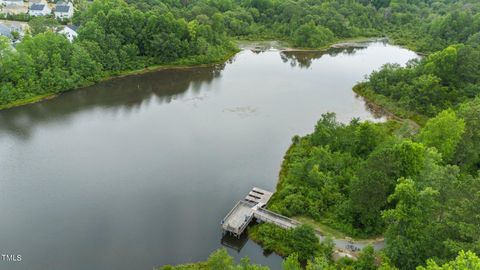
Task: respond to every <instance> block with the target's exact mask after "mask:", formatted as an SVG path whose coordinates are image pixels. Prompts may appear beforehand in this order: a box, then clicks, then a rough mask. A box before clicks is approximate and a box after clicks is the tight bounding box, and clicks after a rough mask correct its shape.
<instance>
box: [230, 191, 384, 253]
mask: <svg viewBox="0 0 480 270" xmlns="http://www.w3.org/2000/svg"><path fill="white" fill-rule="evenodd" d="M272 195H273V193H272V192H270V191H266V190H263V189H260V188H257V187H254V188H252V190H251V191H250V192H249V193H248V194H247V196H246V197H245V198H244V199H243V200H241V201H239V202H238V203H237V204H235V206H234V207H233V209H232V210H230V212H229V213H228V214H227V215H226V216H225V218H224V219H223V220H222V222H221V223H222V229H223V231H224V232H226V233H230V234H232V235H234V236H236V237H238V238H239V237H240V235H241V234H242V233H243V232H244V231H245V229H246V228H247V226H248V224H250V222H252V220H253V219H254V218H255V219H256V220H257V221H262V222H268V223H273V224H275V225H277V226H279V227H282V228H284V229H293V228H295V227H297V226H299V225H301V224H302V223H300V222H299V221H296V220H294V219H291V218H288V217H285V216H282V215H280V214H277V213H274V212H272V211H269V210H267V209H265V206H266V205H267V203H268V201H269V200H270V198H271V197H272ZM315 234H316V235H317V237H318V238H319V239H320V240H323V239H324V238H325V237H324V236H323V235H322V232H320V231H319V230H317V229H315ZM333 242H334V243H335V247H336V248H337V249H340V250H350V251H358V250H360V249H362V248H363V247H365V246H366V245H368V244H371V245H373V247H374V248H375V250H380V249H382V248H383V246H384V241H383V240H381V241H373V242H371V241H352V240H346V239H333Z"/></svg>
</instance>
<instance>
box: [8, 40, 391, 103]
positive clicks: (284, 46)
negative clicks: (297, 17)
mask: <svg viewBox="0 0 480 270" xmlns="http://www.w3.org/2000/svg"><path fill="white" fill-rule="evenodd" d="M375 41H387V42H390V39H389V38H388V37H357V38H346V39H339V40H336V41H334V42H332V43H331V44H328V45H325V46H323V47H320V48H316V49H307V48H294V47H290V46H289V44H288V42H287V41H282V40H257V41H255V40H235V41H234V42H236V43H237V49H236V50H233V51H231V52H229V53H228V54H226V55H225V57H224V58H223V59H221V60H219V61H214V62H212V63H206V64H165V65H153V66H147V67H145V68H142V69H135V70H127V71H121V72H119V73H118V74H113V75H112V74H110V75H107V76H105V77H104V78H102V79H100V80H98V81H94V82H88V83H85V84H84V85H81V86H78V87H75V88H72V89H68V90H65V91H63V92H60V93H47V94H43V95H38V96H34V97H29V98H27V99H21V100H16V101H14V102H11V103H8V104H4V105H0V111H2V110H7V109H11V108H15V107H20V106H24V105H28V104H33V103H38V102H41V101H44V100H49V99H52V98H56V97H58V96H61V95H62V94H63V93H66V92H70V91H74V90H78V89H83V88H86V87H90V86H93V85H96V84H98V83H102V82H106V81H110V80H114V79H118V78H123V77H128V76H135V75H141V74H146V73H150V72H157V71H161V70H168V69H190V68H198V67H210V66H213V65H218V64H223V63H225V62H227V61H228V60H229V59H231V58H233V57H234V56H235V55H236V54H237V53H239V52H241V51H243V50H266V49H269V48H275V49H278V50H279V51H281V52H284V51H311V52H325V51H328V50H330V49H335V48H336V49H344V48H352V47H364V46H365V43H369V42H375ZM242 44H243V45H242ZM260 46H262V47H260ZM366 101H367V100H366Z"/></svg>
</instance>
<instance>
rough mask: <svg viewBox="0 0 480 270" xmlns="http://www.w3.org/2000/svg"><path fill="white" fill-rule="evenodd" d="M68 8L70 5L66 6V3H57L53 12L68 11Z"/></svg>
mask: <svg viewBox="0 0 480 270" xmlns="http://www.w3.org/2000/svg"><path fill="white" fill-rule="evenodd" d="M69 10H70V6H67V5H61V6H59V5H57V7H56V8H55V12H65V13H66V12H68V11H69Z"/></svg>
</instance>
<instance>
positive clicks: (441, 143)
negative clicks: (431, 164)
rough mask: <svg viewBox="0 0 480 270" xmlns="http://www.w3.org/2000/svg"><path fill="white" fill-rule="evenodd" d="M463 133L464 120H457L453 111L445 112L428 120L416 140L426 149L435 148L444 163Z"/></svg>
mask: <svg viewBox="0 0 480 270" xmlns="http://www.w3.org/2000/svg"><path fill="white" fill-rule="evenodd" d="M464 132H465V122H464V120H463V119H458V118H457V115H456V113H455V112H454V111H453V110H446V111H443V112H441V113H439V114H438V115H437V116H435V117H434V118H432V119H430V120H428V122H427V124H426V125H425V127H424V128H423V129H422V131H421V132H420V134H419V135H418V140H419V141H420V142H421V143H423V144H424V145H426V146H428V147H435V148H436V149H437V150H438V151H439V152H440V153H441V154H442V157H443V159H444V160H445V161H450V160H451V159H452V158H453V155H454V153H455V150H456V148H457V145H458V143H459V142H460V140H461V138H462V135H463V133H464Z"/></svg>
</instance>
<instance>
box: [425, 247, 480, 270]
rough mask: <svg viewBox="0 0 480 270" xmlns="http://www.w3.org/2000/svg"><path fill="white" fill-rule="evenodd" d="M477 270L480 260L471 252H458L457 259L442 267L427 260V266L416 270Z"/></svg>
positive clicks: (479, 266)
mask: <svg viewBox="0 0 480 270" xmlns="http://www.w3.org/2000/svg"><path fill="white" fill-rule="evenodd" d="M454 269H455V270H479V269H480V258H478V256H477V255H476V254H475V253H473V252H471V251H467V252H464V251H460V253H459V254H458V256H457V258H456V259H455V260H453V261H451V262H447V263H445V264H443V265H438V264H437V263H436V262H435V261H433V260H429V261H428V262H427V266H419V267H417V270H454Z"/></svg>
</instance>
